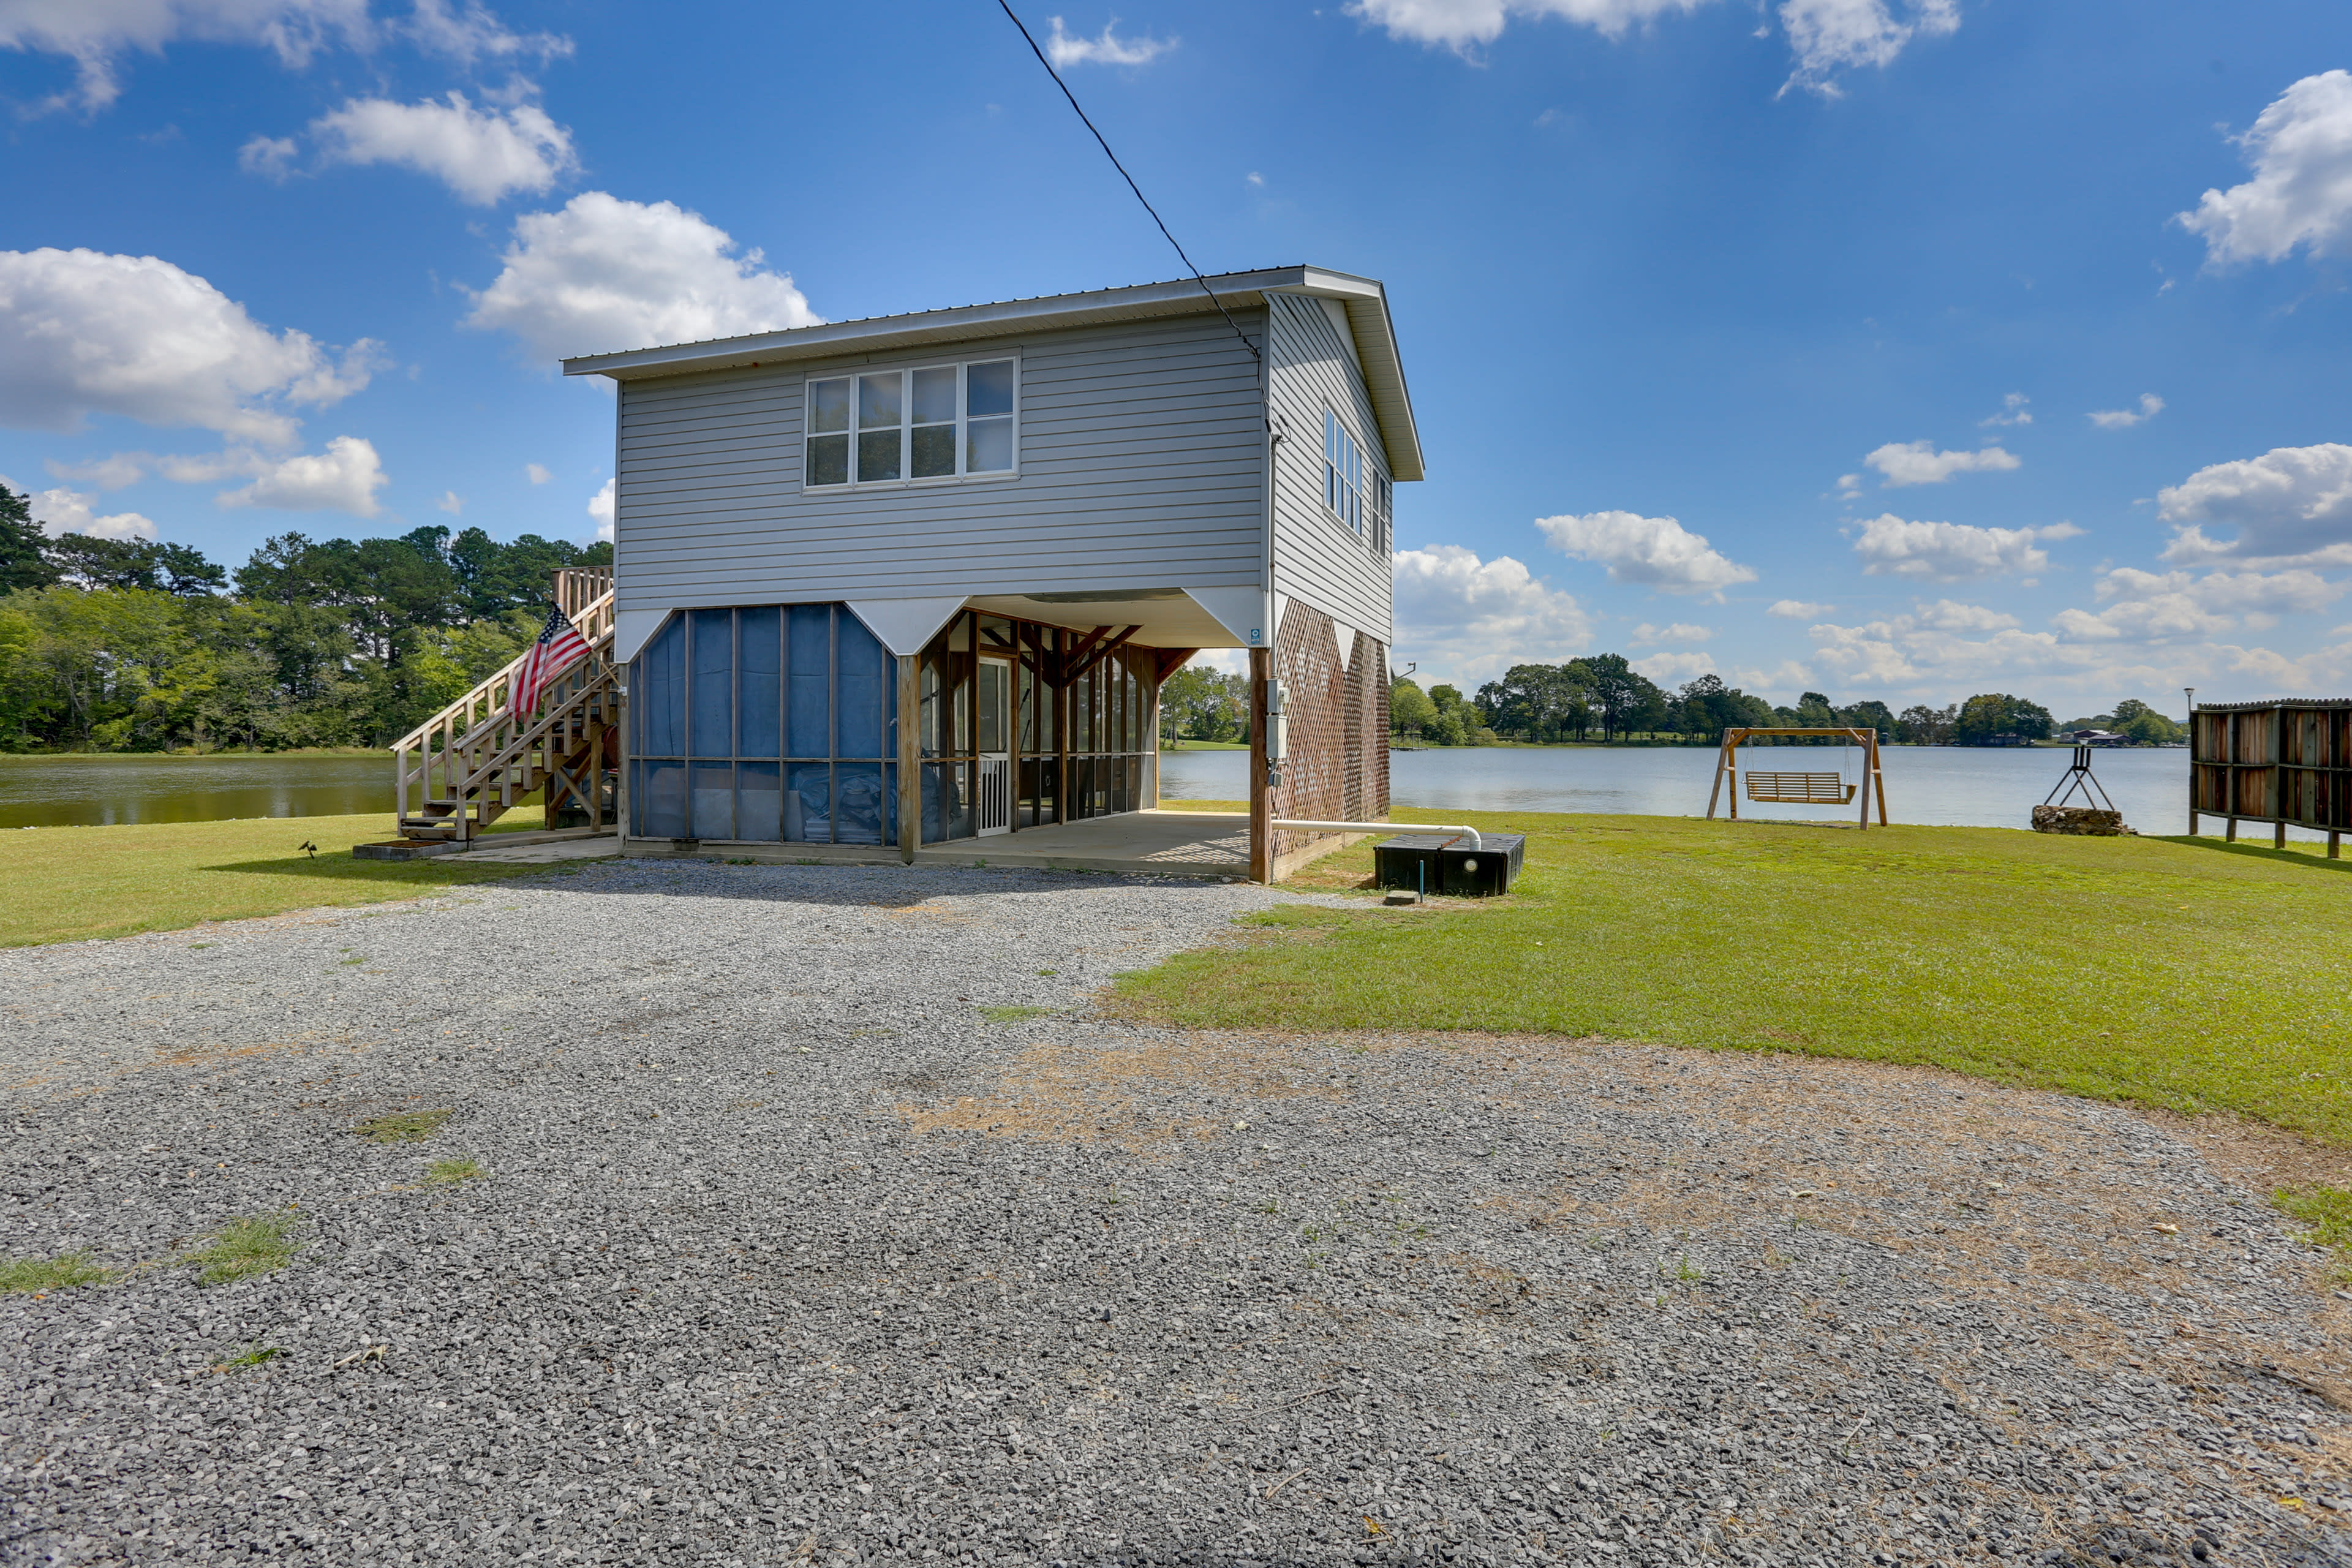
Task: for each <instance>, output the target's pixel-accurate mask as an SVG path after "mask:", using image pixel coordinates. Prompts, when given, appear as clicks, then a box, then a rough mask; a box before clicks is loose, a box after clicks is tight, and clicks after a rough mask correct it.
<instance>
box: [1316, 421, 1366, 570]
mask: <svg viewBox="0 0 2352 1568" xmlns="http://www.w3.org/2000/svg"><path fill="white" fill-rule="evenodd" d="M1369 468H1370V463H1369V462H1367V461H1366V460H1365V458H1364V445H1363V443H1362V442H1360V441H1359V440H1357V439H1356V433H1355V432H1354V431H1352V430H1350V429H1349V428H1348V422H1347V421H1346V420H1344V419H1342V418H1340V417H1339V410H1337V409H1335V408H1332V407H1330V406H1328V405H1326V406H1325V407H1324V410H1323V510H1324V512H1325V514H1326V515H1328V517H1330V518H1331V519H1332V520H1334V521H1337V522H1338V523H1339V526H1340V527H1341V528H1344V529H1346V530H1347V531H1349V532H1350V533H1352V534H1354V535H1355V536H1356V537H1357V538H1359V539H1363V538H1365V537H1367V535H1366V534H1365V531H1364V521H1365V517H1366V514H1367V512H1368V511H1369V510H1370V508H1369V504H1368V503H1369V500H1370V498H1369V497H1368V496H1367V495H1366V494H1365V491H1366V490H1367V489H1369V488H1370V487H1369V486H1368V484H1367V483H1366V480H1367V478H1368V473H1367V470H1369Z"/></svg>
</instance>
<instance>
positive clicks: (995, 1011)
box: [980, 1003, 1053, 1024]
mask: <svg viewBox="0 0 2352 1568" xmlns="http://www.w3.org/2000/svg"><path fill="white" fill-rule="evenodd" d="M1052 1011H1053V1009H1052V1008H1051V1007H1030V1006H1025V1005H1021V1004H1018V1003H1014V1004H1009V1005H994V1006H987V1007H982V1009H981V1010H980V1016H982V1017H983V1018H985V1019H987V1020H988V1021H989V1022H990V1023H992V1024H1018V1023H1020V1022H1021V1021H1022V1020H1023V1019H1024V1018H1042V1017H1044V1016H1045V1015H1047V1014H1048V1013H1051V1012H1052Z"/></svg>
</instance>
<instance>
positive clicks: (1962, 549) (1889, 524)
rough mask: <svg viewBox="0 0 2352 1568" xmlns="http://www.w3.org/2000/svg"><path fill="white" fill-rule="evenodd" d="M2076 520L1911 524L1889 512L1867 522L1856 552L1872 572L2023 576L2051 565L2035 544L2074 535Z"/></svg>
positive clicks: (1961, 578)
mask: <svg viewBox="0 0 2352 1568" xmlns="http://www.w3.org/2000/svg"><path fill="white" fill-rule="evenodd" d="M2081 532H2082V530H2081V529H2079V528H2076V527H2075V526H2074V524H2073V523H2071V522H2060V523H2053V524H2052V525H2051V526H2049V527H2048V528H1978V527H1975V526H1974V525H1972V524H1969V523H1964V522H1906V521H1904V520H1903V519H1901V518H1899V517H1897V516H1895V514H1894V513H1893V512H1891V511H1890V512H1885V513H1882V514H1881V515H1879V516H1877V517H1874V518H1872V519H1871V520H1870V521H1868V522H1865V523H1864V524H1863V525H1862V536H1861V537H1860V538H1859V539H1856V540H1855V541H1854V542H1853V552H1854V554H1855V555H1856V556H1858V557H1859V558H1860V559H1861V561H1862V569H1863V571H1864V572H1865V573H1867V574H1870V575H1872V576H1874V577H1876V576H1885V577H1924V578H1927V579H1928V580H1930V581H1932V582H1937V583H1959V582H1965V581H1967V580H1969V578H1973V577H1990V576H1994V575H1996V574H2001V573H2010V574H2018V575H2023V574H2028V573H2033V572H2039V571H2041V570H2042V568H2043V567H2045V566H2047V565H2048V564H2050V556H2049V554H2048V552H2045V551H2042V550H2040V549H2038V548H2036V545H2037V544H2038V542H2040V541H2042V540H2046V539H2072V538H2074V536H2075V535H2077V534H2079V533H2081Z"/></svg>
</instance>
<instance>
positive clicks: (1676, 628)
mask: <svg viewBox="0 0 2352 1568" xmlns="http://www.w3.org/2000/svg"><path fill="white" fill-rule="evenodd" d="M1714 635H1715V632H1714V630H1713V629H1712V628H1710V627H1707V626H1693V625H1691V624H1690V623H1689V622H1688V621H1676V622H1675V624H1674V625H1672V626H1652V625H1650V624H1649V623H1648V622H1647V621H1644V622H1643V623H1642V624H1641V625H1640V626H1635V627H1634V628H1633V637H1631V638H1629V639H1628V645H1629V646H1630V647H1654V646H1655V645H1657V644H1659V643H1669V642H1705V641H1706V639H1707V638H1709V637H1713V636H1714Z"/></svg>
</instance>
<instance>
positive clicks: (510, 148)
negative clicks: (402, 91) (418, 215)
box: [248, 92, 579, 206]
mask: <svg viewBox="0 0 2352 1568" xmlns="http://www.w3.org/2000/svg"><path fill="white" fill-rule="evenodd" d="M310 133H311V134H312V135H313V136H314V137H316V138H317V139H318V142H319V155H320V159H321V160H322V161H323V162H325V163H362V164H365V163H391V164H394V165H396V166H398V167H400V168H404V169H414V170H415V171H416V172H417V173H419V174H430V175H432V176H433V177H434V178H435V179H437V180H439V181H441V182H442V183H443V184H446V185H447V186H448V187H449V188H450V189H451V190H452V191H454V192H456V193H457V196H458V198H459V199H460V200H462V201H467V202H471V203H473V204H474V205H476V206H489V205H493V204H494V203H497V202H499V201H500V200H501V199H503V198H505V197H506V196H509V195H512V194H514V193H515V192H517V191H544V190H546V189H547V188H548V187H549V186H551V185H552V184H555V182H556V181H557V180H558V179H560V178H562V176H563V175H564V174H569V173H571V172H572V170H574V169H576V168H578V167H579V160H578V158H576V157H575V156H574V155H573V153H572V132H569V131H567V130H565V129H564V128H563V127H562V126H561V125H558V124H557V123H556V122H555V121H552V120H551V119H549V118H548V115H547V111H546V110H543V109H541V108H540V107H539V106H538V105H537V104H535V103H518V104H514V105H511V106H509V107H508V108H506V109H495V108H493V109H476V108H475V107H474V106H473V104H472V103H470V102H468V101H467V98H466V95H465V94H464V93H462V92H453V93H451V94H450V95H449V100H448V101H447V102H446V103H436V102H434V101H433V100H426V101H425V102H423V103H394V101H392V100H390V99H384V98H364V99H361V98H355V99H353V100H351V101H350V102H348V103H346V104H344V105H343V106H342V107H341V109H338V110H334V111H332V112H331V113H328V114H323V115H320V117H319V118H318V119H316V120H314V121H311V122H310ZM249 146H250V144H248V147H249Z"/></svg>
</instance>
